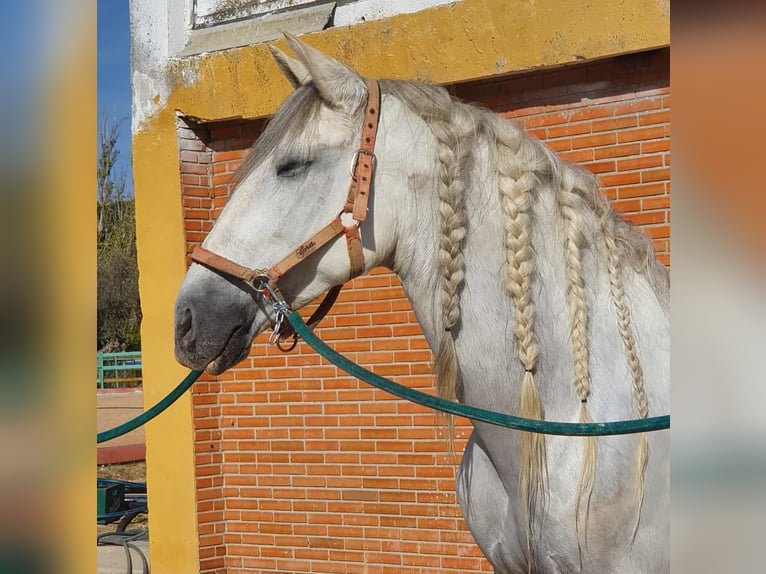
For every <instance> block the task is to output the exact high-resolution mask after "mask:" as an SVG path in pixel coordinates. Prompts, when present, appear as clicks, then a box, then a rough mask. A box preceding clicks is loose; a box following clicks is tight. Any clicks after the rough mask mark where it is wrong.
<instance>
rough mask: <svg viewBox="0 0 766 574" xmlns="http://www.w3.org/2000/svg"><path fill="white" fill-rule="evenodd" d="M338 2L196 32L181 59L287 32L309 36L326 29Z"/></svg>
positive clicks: (190, 35) (190, 37) (265, 40)
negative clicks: (311, 33)
mask: <svg viewBox="0 0 766 574" xmlns="http://www.w3.org/2000/svg"><path fill="white" fill-rule="evenodd" d="M334 10H335V2H331V3H329V4H319V5H317V6H308V7H306V8H300V9H296V10H291V11H289V12H282V13H277V14H267V15H265V16H262V17H259V18H256V19H250V20H245V21H242V22H233V23H231V24H223V25H221V26H211V27H209V28H200V29H196V30H192V31H191V33H190V34H189V38H188V40H187V43H186V46H185V47H184V49H183V50H181V51H180V52H179V53H178V54H177V56H178V57H181V58H183V57H186V56H195V55H198V54H202V53H206V52H217V51H220V50H227V49H230V48H239V47H242V46H248V45H251V44H260V43H262V42H270V41H272V40H278V39H280V38H282V35H283V33H284V32H290V33H291V34H295V35H299V34H308V33H310V32H317V31H319V30H323V29H324V28H325V27H326V26H327V24H328V22H330V19H331V17H332V14H333V11H334Z"/></svg>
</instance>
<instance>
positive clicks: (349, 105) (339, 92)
mask: <svg viewBox="0 0 766 574" xmlns="http://www.w3.org/2000/svg"><path fill="white" fill-rule="evenodd" d="M285 39H286V40H287V43H288V44H289V45H290V48H292V49H293V51H294V52H295V54H296V55H297V56H298V58H299V59H300V60H301V62H303V64H304V65H305V66H306V68H307V69H308V72H309V76H310V78H311V80H313V81H314V84H315V85H316V87H317V90H318V91H319V95H320V97H321V98H322V99H323V100H324V101H325V103H327V104H328V105H329V106H330V107H333V108H340V109H342V110H344V111H346V112H348V113H353V112H355V111H356V110H357V108H359V106H361V105H362V104H363V103H364V101H365V98H366V96H367V86H366V85H365V83H364V80H363V79H362V77H361V76H360V75H359V74H357V73H356V72H355V71H354V70H352V69H351V68H349V67H348V66H346V65H345V64H341V63H340V62H338V61H337V60H335V59H333V58H331V57H330V56H326V55H325V54H323V53H322V52H320V51H319V50H317V49H316V48H312V47H311V46H308V45H306V44H304V43H303V42H301V41H300V40H298V38H296V37H295V36H293V35H292V34H289V33H285Z"/></svg>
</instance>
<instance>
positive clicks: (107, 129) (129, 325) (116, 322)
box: [96, 117, 141, 352]
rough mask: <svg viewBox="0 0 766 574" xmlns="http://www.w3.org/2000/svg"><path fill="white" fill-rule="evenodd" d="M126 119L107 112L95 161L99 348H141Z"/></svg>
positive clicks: (121, 349) (133, 210) (139, 302)
mask: <svg viewBox="0 0 766 574" xmlns="http://www.w3.org/2000/svg"><path fill="white" fill-rule="evenodd" d="M120 125H121V122H119V121H115V120H112V119H109V118H106V117H104V118H103V120H102V121H101V127H100V128H99V134H98V135H99V137H98V144H99V153H98V158H97V161H96V174H97V183H98V187H97V193H98V196H97V209H98V228H97V241H98V315H97V317H98V318H97V321H98V328H97V338H98V341H97V345H98V349H100V350H102V351H105V352H116V351H132V350H138V349H139V348H140V345H141V333H140V325H141V301H140V299H139V296H138V263H137V261H136V217H135V213H136V212H135V203H134V201H133V199H132V198H130V197H128V196H127V194H126V190H125V172H124V171H123V172H120V173H116V170H115V164H116V162H117V158H118V157H119V155H120V150H119V149H118V148H117V139H118V137H119V135H120Z"/></svg>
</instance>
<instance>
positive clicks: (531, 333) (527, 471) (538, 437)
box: [493, 117, 547, 570]
mask: <svg viewBox="0 0 766 574" xmlns="http://www.w3.org/2000/svg"><path fill="white" fill-rule="evenodd" d="M493 128H494V136H495V140H496V154H497V176H498V187H499V191H500V204H501V207H502V210H503V215H504V216H505V255H506V265H505V276H506V277H505V287H506V290H507V291H508V293H509V294H510V296H511V300H512V302H513V308H514V335H515V337H516V342H517V349H518V358H519V362H520V363H521V365H522V367H523V368H524V376H523V380H522V389H521V406H520V412H521V416H522V417H525V418H533V419H542V418H543V408H542V403H541V401H540V395H539V392H538V390H537V386H536V385H535V380H534V373H535V371H536V369H537V359H538V356H539V348H538V343H537V336H536V335H535V329H534V327H535V306H534V303H533V302H532V292H531V282H532V276H533V273H534V253H533V250H532V236H531V231H532V215H531V206H532V199H533V197H532V192H533V189H534V188H535V186H536V185H537V183H538V179H537V176H536V175H535V172H534V168H535V166H536V161H535V148H534V147H532V146H530V143H529V141H528V140H526V139H525V137H524V134H523V132H522V131H521V130H520V128H518V127H517V126H515V125H514V124H512V123H510V122H508V121H505V120H503V119H501V118H497V117H496V118H494V122H493ZM519 489H520V492H521V498H522V500H523V501H524V508H523V509H524V517H525V520H524V524H525V530H526V532H525V534H526V542H527V552H528V554H529V555H530V558H529V562H528V565H529V568H530V570H531V567H532V563H533V559H532V556H531V551H532V546H531V540H532V539H533V538H534V536H535V530H536V529H537V528H538V526H539V524H540V523H541V521H542V518H541V517H542V515H543V514H544V508H545V507H544V504H545V494H546V492H547V455H546V448H545V435H542V434H537V433H522V437H521V470H520V473H519Z"/></svg>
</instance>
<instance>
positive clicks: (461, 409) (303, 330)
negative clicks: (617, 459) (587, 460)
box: [287, 311, 670, 436]
mask: <svg viewBox="0 0 766 574" xmlns="http://www.w3.org/2000/svg"><path fill="white" fill-rule="evenodd" d="M287 319H288V320H289V321H290V324H291V325H292V326H293V329H295V332H296V333H297V334H298V336H299V337H301V338H302V339H303V340H304V341H306V343H308V345H309V346H310V347H311V348H312V349H314V350H315V351H316V352H317V353H319V354H320V355H322V356H323V357H324V358H325V359H327V360H328V361H330V362H331V363H332V364H333V365H335V366H336V367H338V368H340V369H343V370H344V371H346V372H347V373H348V374H350V375H353V376H355V377H356V378H357V379H360V380H362V381H364V382H365V383H369V384H370V385H372V386H373V387H377V388H378V389H380V390H382V391H386V392H387V393H391V394H392V395H395V396H397V397H400V398H402V399H405V400H408V401H411V402H413V403H417V404H419V405H423V406H424V407H428V408H431V409H436V410H438V411H442V412H445V413H449V414H453V415H459V416H461V417H466V418H469V419H471V420H474V421H482V422H485V423H489V424H493V425H497V426H501V427H507V428H512V429H516V430H521V431H527V432H534V433H542V434H555V435H564V436H603V435H617V434H631V433H641V432H649V431H656V430H663V429H667V428H670V415H663V416H659V417H651V418H646V419H634V420H626V421H614V422H606V423H559V422H553V421H540V420H534V419H525V418H522V417H515V416H513V415H507V414H505V413H498V412H495V411H488V410H485V409H480V408H476V407H472V406H469V405H463V404H460V403H455V402H452V401H447V400H444V399H441V398H439V397H435V396H433V395H427V394H425V393H421V392H420V391H417V390H415V389H411V388H409V387H405V386H404V385H400V384H398V383H395V382H393V381H389V380H388V379H384V378H383V377H381V376H379V375H376V374H375V373H373V372H371V371H368V370H367V369H365V368H363V367H360V366H359V365H357V364H356V363H354V362H352V361H349V360H348V359H347V358H346V357H344V356H343V355H341V354H339V353H338V352H337V351H335V350H334V349H331V348H330V347H328V346H327V345H326V344H325V343H324V342H323V341H322V340H321V339H320V338H319V337H317V336H316V335H315V334H314V333H313V332H312V331H311V329H309V328H308V326H307V325H306V323H304V322H303V319H301V316H300V315H298V313H296V312H295V311H293V312H291V313H289V314H288V315H287Z"/></svg>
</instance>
